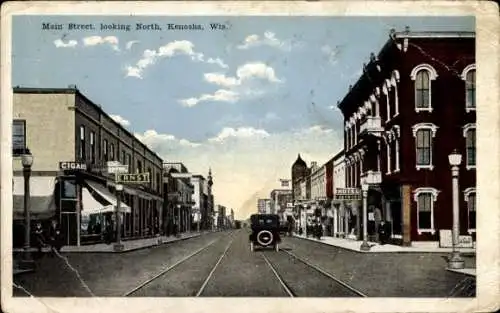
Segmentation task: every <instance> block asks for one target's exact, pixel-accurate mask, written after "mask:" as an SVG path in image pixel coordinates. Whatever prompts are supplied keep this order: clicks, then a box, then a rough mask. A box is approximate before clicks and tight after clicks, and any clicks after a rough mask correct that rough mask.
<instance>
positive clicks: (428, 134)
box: [412, 123, 438, 170]
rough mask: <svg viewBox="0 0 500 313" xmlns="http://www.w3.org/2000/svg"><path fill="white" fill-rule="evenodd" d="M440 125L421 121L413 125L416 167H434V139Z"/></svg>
mask: <svg viewBox="0 0 500 313" xmlns="http://www.w3.org/2000/svg"><path fill="white" fill-rule="evenodd" d="M437 129H438V127H437V126H436V125H434V124H430V123H421V124H417V125H414V126H413V127H412V130H413V136H414V137H415V151H416V168H417V170H419V169H421V168H427V169H431V170H432V169H433V168H434V166H433V164H432V140H433V138H434V137H435V136H436V131H437Z"/></svg>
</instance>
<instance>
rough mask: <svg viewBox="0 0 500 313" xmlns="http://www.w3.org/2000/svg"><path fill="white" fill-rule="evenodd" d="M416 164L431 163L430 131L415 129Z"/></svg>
mask: <svg viewBox="0 0 500 313" xmlns="http://www.w3.org/2000/svg"><path fill="white" fill-rule="evenodd" d="M417 165H431V131H430V130H429V129H421V130H419V131H417Z"/></svg>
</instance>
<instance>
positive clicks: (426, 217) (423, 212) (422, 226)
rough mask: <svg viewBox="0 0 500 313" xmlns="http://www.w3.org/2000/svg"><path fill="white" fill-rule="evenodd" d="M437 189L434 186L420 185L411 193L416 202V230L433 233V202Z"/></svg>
mask: <svg viewBox="0 0 500 313" xmlns="http://www.w3.org/2000/svg"><path fill="white" fill-rule="evenodd" d="M438 193H439V191H438V190H436V189H434V188H429V187H421V188H417V189H416V190H415V191H414V193H413V200H414V201H415V202H416V203H417V226H418V228H417V232H418V234H419V235H420V234H422V233H424V232H429V233H431V234H434V233H435V232H436V231H435V229H434V202H436V200H437V195H438Z"/></svg>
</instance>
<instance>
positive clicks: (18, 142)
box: [12, 120, 26, 155]
mask: <svg viewBox="0 0 500 313" xmlns="http://www.w3.org/2000/svg"><path fill="white" fill-rule="evenodd" d="M25 150H26V121H25V120H14V121H13V122H12V154H13V155H21V154H23V153H24V152H25Z"/></svg>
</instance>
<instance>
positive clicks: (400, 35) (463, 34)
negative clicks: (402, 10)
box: [337, 31, 476, 111]
mask: <svg viewBox="0 0 500 313" xmlns="http://www.w3.org/2000/svg"><path fill="white" fill-rule="evenodd" d="M475 37H476V32H474V31H472V32H470V31H469V32H468V31H428V32H426V31H421V32H412V31H409V32H407V31H403V32H394V33H390V34H389V39H388V40H387V41H386V42H385V44H384V45H383V46H382V49H380V51H379V53H378V54H377V58H378V59H380V58H381V56H382V54H383V52H384V51H385V50H386V49H387V48H388V47H389V45H391V44H392V43H393V42H394V39H404V38H475ZM371 64H372V61H370V62H368V63H366V66H367V67H369V66H370V65H371ZM364 75H365V73H364V71H363V72H362V73H361V75H360V76H359V77H358V79H357V80H356V82H355V83H354V84H353V85H352V88H351V90H349V91H348V92H347V93H346V94H345V95H344V97H343V98H342V100H340V101H339V102H338V104H337V108H338V109H340V110H341V111H342V109H343V104H344V102H345V100H346V99H347V97H348V96H349V95H350V94H351V92H352V90H354V89H355V88H357V87H358V86H359V84H360V82H361V80H362V78H363V76H364Z"/></svg>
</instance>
